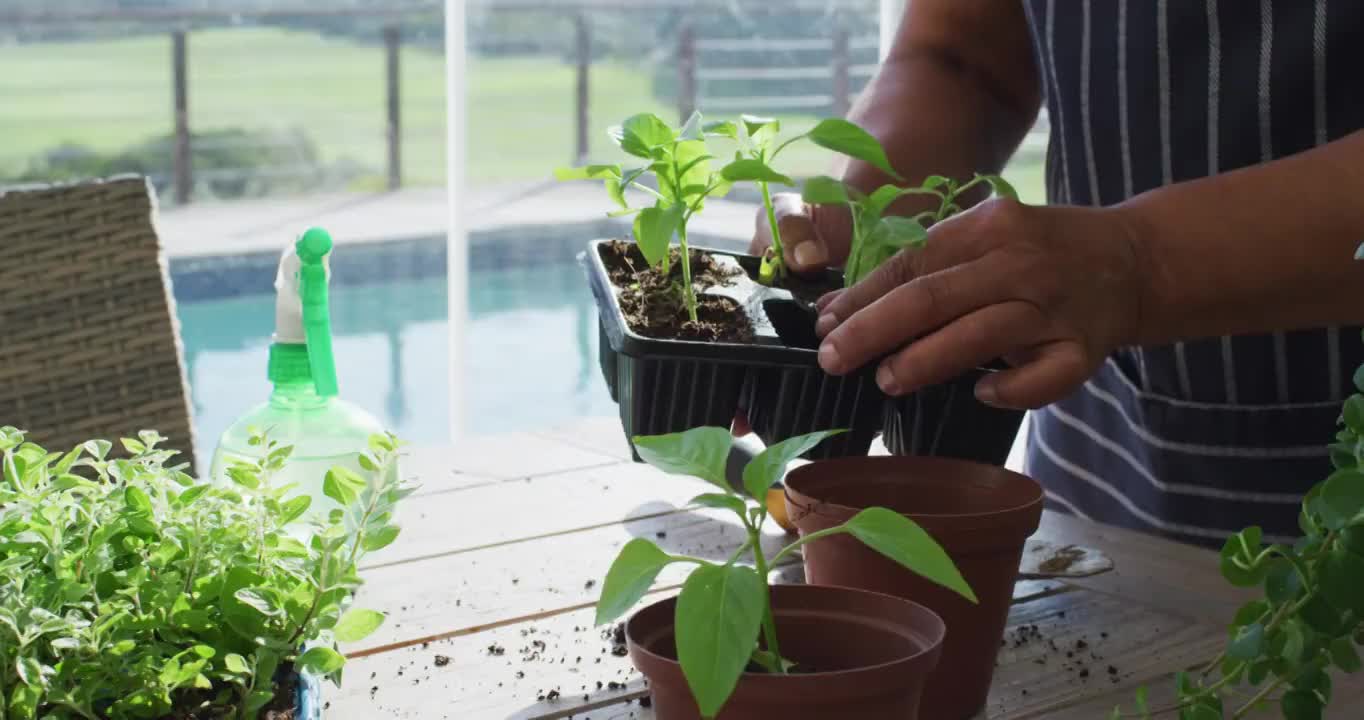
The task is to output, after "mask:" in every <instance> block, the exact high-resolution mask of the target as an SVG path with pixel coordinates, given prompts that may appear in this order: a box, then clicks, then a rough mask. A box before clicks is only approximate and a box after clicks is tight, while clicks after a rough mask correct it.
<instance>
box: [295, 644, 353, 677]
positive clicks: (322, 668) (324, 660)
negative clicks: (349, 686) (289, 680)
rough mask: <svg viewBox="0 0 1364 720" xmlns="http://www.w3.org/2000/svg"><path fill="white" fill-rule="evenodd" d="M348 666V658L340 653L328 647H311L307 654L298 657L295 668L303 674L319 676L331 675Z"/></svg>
mask: <svg viewBox="0 0 1364 720" xmlns="http://www.w3.org/2000/svg"><path fill="white" fill-rule="evenodd" d="M345 664H346V658H344V657H342V656H341V654H340V653H338V652H336V651H335V650H333V649H331V648H328V647H322V646H320V645H319V646H317V647H311V648H308V650H307V651H306V652H304V653H303V654H302V655H299V656H298V660H296V661H294V667H296V668H298V669H299V670H300V671H302V672H311V673H315V674H317V675H330V674H331V673H334V672H336V671H337V670H340V669H341V667H342V666H343V665H345Z"/></svg>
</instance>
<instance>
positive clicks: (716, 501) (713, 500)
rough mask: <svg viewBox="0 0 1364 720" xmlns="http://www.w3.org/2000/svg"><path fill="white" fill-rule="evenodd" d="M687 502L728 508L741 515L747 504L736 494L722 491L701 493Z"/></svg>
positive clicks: (721, 508)
mask: <svg viewBox="0 0 1364 720" xmlns="http://www.w3.org/2000/svg"><path fill="white" fill-rule="evenodd" d="M687 504H688V505H700V506H701V507H709V508H717V509H720V510H729V511H731V512H733V513H735V514H737V515H739V516H741V517H742V516H743V514H744V510H745V509H746V508H747V507H748V505H747V504H745V503H744V501H743V498H740V497H739V496H737V495H725V494H723V493H702V494H700V495H697V496H696V497H694V498H692V499H690V500H688V501H687Z"/></svg>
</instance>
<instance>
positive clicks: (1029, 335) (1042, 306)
mask: <svg viewBox="0 0 1364 720" xmlns="http://www.w3.org/2000/svg"><path fill="white" fill-rule="evenodd" d="M1150 270H1151V267H1150V265H1149V263H1148V262H1147V260H1146V258H1145V257H1144V255H1143V252H1142V248H1141V241H1140V238H1139V237H1138V233H1137V232H1135V231H1134V229H1133V228H1132V224H1131V221H1130V220H1129V219H1128V218H1127V217H1126V215H1125V214H1124V212H1123V211H1122V210H1121V209H1118V208H1082V207H1064V206H1058V207H1034V206H1027V205H1021V204H1019V203H1017V202H1015V201H1012V200H1002V199H996V200H990V201H987V202H984V203H982V204H981V205H979V206H977V207H975V208H973V209H972V210H969V211H967V212H965V213H962V214H961V215H958V216H956V217H954V218H951V219H949V220H946V221H944V222H942V223H940V224H939V225H937V226H935V227H933V228H932V229H931V230H930V232H929V236H928V242H927V244H926V245H924V246H923V247H921V248H918V249H909V250H906V251H903V252H901V253H900V254H899V255H896V256H895V257H893V258H891V259H890V260H889V261H887V262H886V263H885V264H883V265H882V266H881V267H879V268H877V269H876V270H875V271H874V272H873V273H872V274H871V275H868V276H867V277H866V278H865V279H863V281H862V282H860V283H858V284H857V285H855V286H853V287H851V288H848V289H846V290H842V291H837V292H835V293H831V294H830V295H828V296H825V297H824V298H822V299H821V301H820V303H819V306H818V307H819V321H818V324H817V326H816V330H817V332H818V333H819V335H820V336H821V337H823V338H824V340H823V343H822V344H821V346H820V349H819V363H820V365H821V366H822V367H823V368H824V369H825V370H826V371H827V372H829V373H832V374H834V375H843V374H846V373H849V372H852V371H854V370H857V369H859V368H861V367H864V366H865V365H867V364H868V363H870V362H873V361H879V363H880V365H879V367H878V369H877V372H876V381H877V384H879V385H880V386H881V389H882V390H883V391H885V392H886V393H887V394H889V395H905V394H908V393H912V392H914V391H915V390H917V389H919V388H921V387H925V386H928V385H933V384H935V383H940V382H944V381H946V380H949V379H951V378H953V377H956V376H957V375H960V374H961V373H963V372H965V371H967V370H969V369H971V368H973V367H978V366H981V365H984V364H986V363H989V362H991V361H993V360H995V359H997V358H1003V359H1004V360H1005V361H1007V362H1008V363H1009V364H1010V365H1011V366H1013V367H1012V369H1009V370H1004V371H1000V372H996V373H990V374H989V375H987V376H986V377H985V378H984V379H982V380H981V381H980V382H979V383H978V384H977V386H976V396H977V397H978V398H979V399H980V400H981V401H982V402H985V403H988V404H991V405H996V406H1001V407H1013V408H1038V407H1041V406H1043V405H1046V404H1048V403H1050V402H1053V401H1055V400H1058V399H1060V398H1062V397H1065V395H1067V394H1068V393H1069V392H1070V391H1072V390H1074V389H1075V388H1076V387H1078V386H1079V385H1081V384H1082V383H1084V381H1085V380H1086V379H1088V378H1089V376H1090V375H1091V374H1093V372H1094V371H1095V370H1096V369H1097V368H1098V367H1099V364H1100V363H1102V362H1103V361H1104V358H1105V357H1107V356H1108V355H1109V353H1111V352H1113V350H1115V349H1116V348H1117V347H1119V346H1120V345H1125V344H1131V343H1133V342H1135V341H1136V338H1137V333H1138V328H1139V325H1140V322H1141V306H1142V299H1143V297H1144V296H1145V294H1146V293H1147V292H1148V287H1149V284H1148V283H1149V278H1150V277H1151V275H1150Z"/></svg>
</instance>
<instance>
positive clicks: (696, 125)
mask: <svg viewBox="0 0 1364 720" xmlns="http://www.w3.org/2000/svg"><path fill="white" fill-rule="evenodd" d="M701 128H702V123H701V113H699V112H697V111H696V110H693V111H691V116H690V117H688V118H687V121H686V122H685V123H682V128H681V129H680V130H678V131H677V137H678V138H680V139H682V140H700V139H701V133H702V132H703V131H702V129H701Z"/></svg>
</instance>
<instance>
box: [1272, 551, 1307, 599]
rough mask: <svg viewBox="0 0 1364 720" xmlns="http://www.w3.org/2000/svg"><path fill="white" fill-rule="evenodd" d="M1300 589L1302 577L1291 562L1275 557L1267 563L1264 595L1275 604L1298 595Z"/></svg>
mask: <svg viewBox="0 0 1364 720" xmlns="http://www.w3.org/2000/svg"><path fill="white" fill-rule="evenodd" d="M1300 589H1302V578H1300V577H1298V571H1297V570H1296V569H1294V567H1293V563H1291V562H1289V561H1288V560H1285V559H1284V558H1276V559H1275V560H1273V561H1272V562H1270V564H1269V572H1268V573H1267V574H1266V575H1265V596H1266V597H1268V598H1269V601H1270V602H1272V603H1274V604H1275V605H1282V604H1284V603H1286V602H1288V601H1290V600H1293V599H1294V598H1296V597H1297V596H1298V590H1300Z"/></svg>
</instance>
